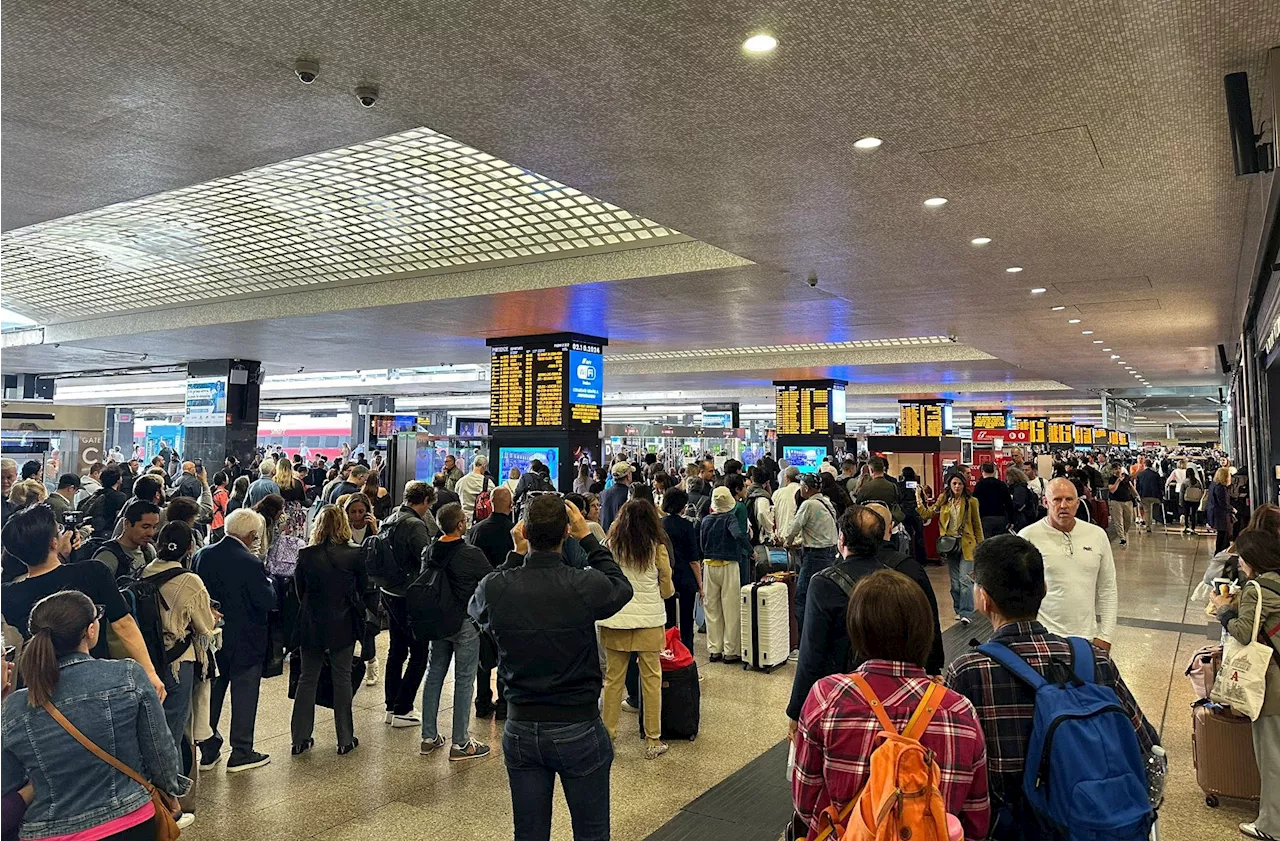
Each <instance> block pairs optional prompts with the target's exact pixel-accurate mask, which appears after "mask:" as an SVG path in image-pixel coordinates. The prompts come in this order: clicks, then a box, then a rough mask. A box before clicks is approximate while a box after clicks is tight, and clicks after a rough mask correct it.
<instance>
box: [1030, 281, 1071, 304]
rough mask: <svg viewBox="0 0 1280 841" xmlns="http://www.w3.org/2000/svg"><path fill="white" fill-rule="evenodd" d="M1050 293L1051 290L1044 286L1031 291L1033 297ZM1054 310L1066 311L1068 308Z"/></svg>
mask: <svg viewBox="0 0 1280 841" xmlns="http://www.w3.org/2000/svg"><path fill="white" fill-rule="evenodd" d="M1048 291H1049V290H1048V289H1045V288H1044V287H1043V286H1037V287H1036V288H1035V289H1032V290H1031V294H1032V295H1043V294H1044V293H1045V292H1048ZM1054 309H1066V307H1054Z"/></svg>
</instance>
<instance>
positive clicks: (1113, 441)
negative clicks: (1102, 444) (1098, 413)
mask: <svg viewBox="0 0 1280 841" xmlns="http://www.w3.org/2000/svg"><path fill="white" fill-rule="evenodd" d="M1107 443H1108V444H1110V445H1111V446H1113V447H1118V446H1120V433H1119V432H1116V431H1115V430H1114V429H1108V430H1107Z"/></svg>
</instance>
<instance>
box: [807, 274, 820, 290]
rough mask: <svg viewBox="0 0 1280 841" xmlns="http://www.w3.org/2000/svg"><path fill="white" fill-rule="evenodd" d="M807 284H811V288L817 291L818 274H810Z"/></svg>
mask: <svg viewBox="0 0 1280 841" xmlns="http://www.w3.org/2000/svg"><path fill="white" fill-rule="evenodd" d="M807 282H808V284H809V285H810V286H811V287H813V288H814V289H817V288H818V273H817V272H809V279H808V281H807Z"/></svg>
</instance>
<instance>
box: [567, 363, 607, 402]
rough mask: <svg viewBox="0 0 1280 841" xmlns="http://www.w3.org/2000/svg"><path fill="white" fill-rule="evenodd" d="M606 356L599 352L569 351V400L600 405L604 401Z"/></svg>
mask: <svg viewBox="0 0 1280 841" xmlns="http://www.w3.org/2000/svg"><path fill="white" fill-rule="evenodd" d="M603 373H604V357H603V356H601V355H600V354H598V353H585V352H583V351H580V350H570V351H569V402H570V403H585V404H589V405H592V406H599V405H601V404H602V403H604V390H603V388H602V387H601V383H602V382H603V380H604V377H603Z"/></svg>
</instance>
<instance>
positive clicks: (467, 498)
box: [453, 456, 495, 528]
mask: <svg viewBox="0 0 1280 841" xmlns="http://www.w3.org/2000/svg"><path fill="white" fill-rule="evenodd" d="M488 467H489V459H487V458H485V457H484V456H476V458H475V461H473V462H471V472H470V473H468V474H467V475H466V476H463V477H462V478H461V479H459V480H458V482H457V484H455V485H454V486H453V490H454V492H455V493H457V494H458V502H459V504H461V505H462V512H463V513H464V514H466V515H467V527H468V528H469V527H470V526H471V524H472V521H474V519H475V516H476V498H477V497H478V496H480V494H482V493H484V492H485V491H492V490H493V487H494V484H495V483H494V481H493V479H491V478H490V477H489V474H488V473H486V472H485V471H486V470H487V469H488Z"/></svg>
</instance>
